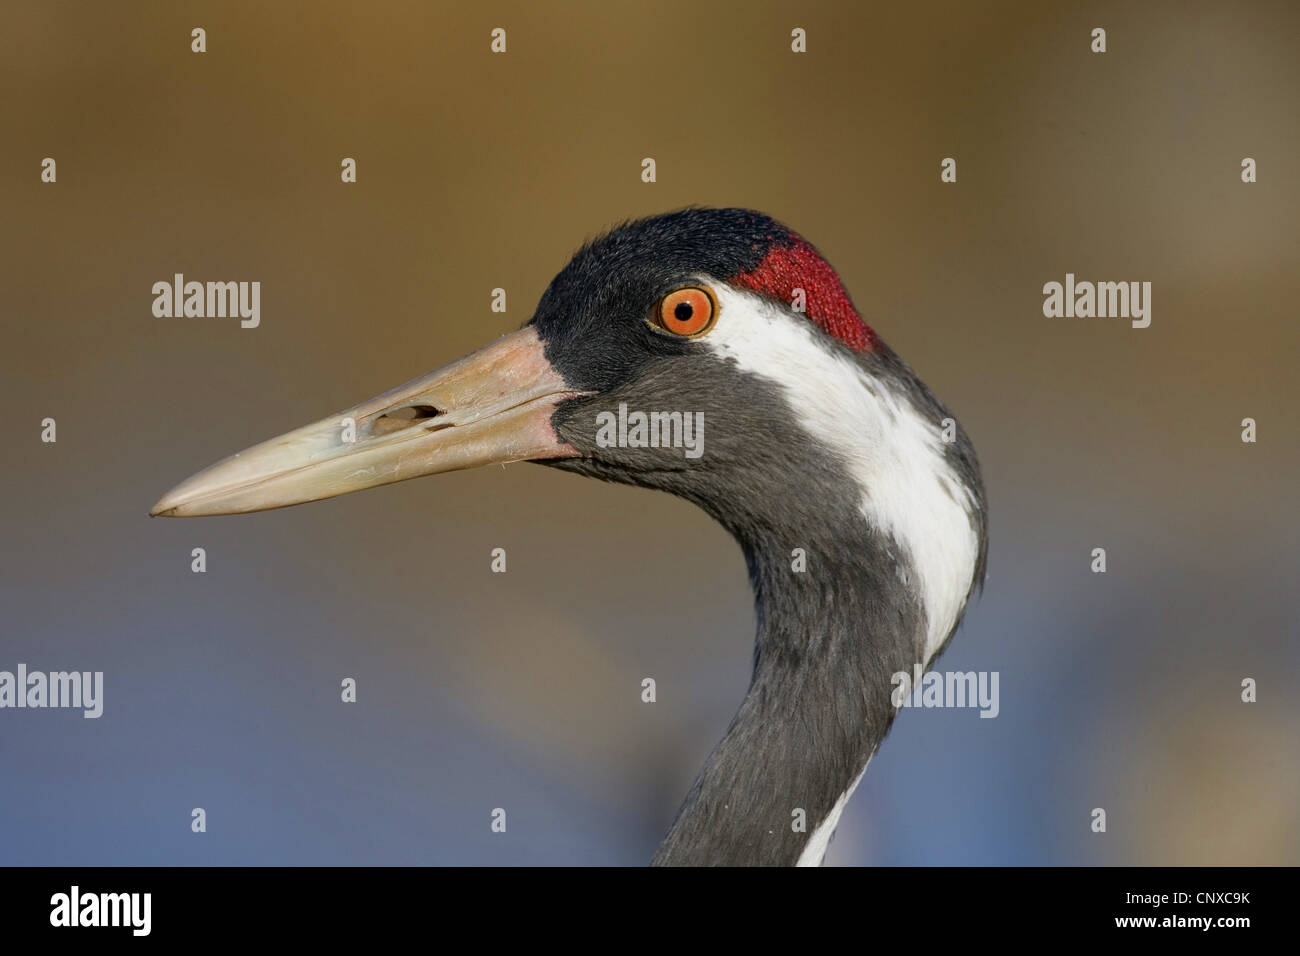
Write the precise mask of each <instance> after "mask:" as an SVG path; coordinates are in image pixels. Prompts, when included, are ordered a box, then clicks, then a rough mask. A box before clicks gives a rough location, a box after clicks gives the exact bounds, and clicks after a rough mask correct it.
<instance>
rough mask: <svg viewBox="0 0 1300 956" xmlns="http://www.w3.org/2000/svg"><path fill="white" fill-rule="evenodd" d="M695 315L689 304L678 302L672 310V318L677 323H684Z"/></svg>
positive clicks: (692, 307)
mask: <svg viewBox="0 0 1300 956" xmlns="http://www.w3.org/2000/svg"><path fill="white" fill-rule="evenodd" d="M694 314H695V308H694V306H692V305H691V304H690V303H689V302H678V303H677V305H676V306H675V307H674V308H673V318H675V319H676V320H677V321H678V322H685V321H686V320H687V319H689V318H690V317H691V316H692V315H694Z"/></svg>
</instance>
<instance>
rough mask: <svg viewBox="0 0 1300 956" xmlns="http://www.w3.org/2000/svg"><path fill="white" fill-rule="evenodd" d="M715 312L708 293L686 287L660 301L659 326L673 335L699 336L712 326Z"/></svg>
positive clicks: (692, 287)
mask: <svg viewBox="0 0 1300 956" xmlns="http://www.w3.org/2000/svg"><path fill="white" fill-rule="evenodd" d="M716 312H717V308H716V307H715V306H714V304H713V296H712V295H711V294H710V293H709V292H707V291H706V290H704V289H699V288H696V287H695V286H688V287H687V288H685V289H678V290H677V291H675V292H669V293H668V294H667V295H666V296H664V297H663V299H662V300H660V302H659V324H660V325H661V326H663V327H664V328H665V329H667V330H668V331H669V332H671V333H673V334H674V335H699V334H701V333H702V332H707V331H708V329H709V327H710V326H711V325H713V316H714V313H716Z"/></svg>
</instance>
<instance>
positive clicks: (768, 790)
mask: <svg viewBox="0 0 1300 956" xmlns="http://www.w3.org/2000/svg"><path fill="white" fill-rule="evenodd" d="M829 510H830V511H834V510H835V509H833V508H832V509H829ZM809 517H811V516H809ZM821 518H822V519H825V520H822V521H818V522H817V524H806V523H804V524H802V526H801V527H800V529H799V530H798V531H795V530H794V528H793V525H792V526H791V527H789V528H787V529H786V530H780V531H778V530H775V529H773V530H770V531H766V532H754V531H752V530H750V529H736V528H733V529H732V530H733V533H735V534H736V537H737V538H738V539H739V540H740V543H741V547H742V549H743V550H744V552H745V558H746V563H747V565H748V568H749V575H750V581H751V584H752V586H753V590H754V597H755V605H756V610H757V617H758V636H757V641H756V647H755V654H754V671H753V676H752V679H751V682H750V686H749V690H748V692H747V694H746V696H745V699H744V701H743V703H742V704H741V706H740V710H739V711H738V712H737V714H736V716H735V718H734V719H733V720H732V723H731V726H730V727H729V729H728V730H727V733H726V735H725V737H724V738H723V740H722V742H721V743H720V744H719V745H718V746H717V748H716V749H715V750H714V751H713V753H712V754H711V755H710V757H709V758H708V761H707V762H706V764H705V766H704V768H703V770H702V771H701V772H700V775H699V777H698V778H697V779H696V781H695V784H694V786H693V787H692V789H691V791H690V793H689V795H688V796H687V798H686V802H685V803H684V804H683V806H682V809H681V810H680V812H679V814H678V817H677V820H676V822H675V823H674V824H673V827H672V828H671V830H670V832H669V834H668V836H667V837H666V839H665V840H664V842H663V844H662V845H661V847H660V849H659V852H658V854H657V855H656V857H655V860H654V862H655V864H656V865H697V864H712V865H717V864H724V865H736V866H752V865H794V864H797V863H813V864H817V863H820V862H821V856H822V854H823V853H824V851H825V845H826V842H827V841H828V840H829V838H830V835H831V834H832V833H833V831H834V827H835V823H836V822H837V820H838V816H839V811H840V809H842V808H843V805H844V802H846V801H847V799H848V796H849V794H850V793H851V791H852V789H853V787H854V786H855V785H856V782H857V780H858V778H859V777H860V776H861V774H862V771H863V769H864V768H865V767H866V764H867V761H868V760H869V759H870V758H871V755H872V754H873V753H874V752H875V749H876V747H877V746H878V745H879V744H880V742H881V740H882V739H883V738H884V736H885V734H886V733H887V731H888V729H889V726H890V724H891V723H892V721H893V718H894V713H895V708H894V707H893V705H892V703H891V700H890V694H891V690H892V684H891V677H892V675H893V674H895V673H897V672H899V671H910V669H911V667H912V665H913V663H914V662H915V661H916V659H917V655H918V654H920V653H924V650H923V649H924V646H925V639H924V632H925V612H924V610H923V608H922V607H921V604H920V602H919V599H918V598H917V596H916V594H915V591H914V589H912V588H910V587H909V586H908V583H907V582H908V581H909V580H915V578H914V574H913V572H912V569H911V568H910V567H909V562H908V559H907V556H906V554H905V553H904V552H903V551H902V549H900V548H898V547H897V545H896V544H895V543H894V542H893V540H892V539H891V538H890V537H889V536H888V535H885V534H883V533H881V532H879V531H877V530H875V529H873V528H872V527H871V526H870V525H869V524H868V523H867V522H866V520H865V519H864V518H863V517H862V516H861V514H860V513H857V512H854V511H851V510H849V509H842V510H841V512H840V513H838V514H824V515H822V516H821ZM818 524H820V528H818ZM818 530H820V532H821V533H820V534H818V533H817V531H818Z"/></svg>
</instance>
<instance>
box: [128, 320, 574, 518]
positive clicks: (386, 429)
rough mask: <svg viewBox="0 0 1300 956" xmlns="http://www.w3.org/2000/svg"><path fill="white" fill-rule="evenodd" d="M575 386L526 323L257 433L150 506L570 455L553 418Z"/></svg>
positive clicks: (310, 494) (311, 490) (299, 494)
mask: <svg viewBox="0 0 1300 956" xmlns="http://www.w3.org/2000/svg"><path fill="white" fill-rule="evenodd" d="M578 394H580V393H579V392H576V391H574V390H572V389H570V388H569V386H568V385H567V384H566V383H565V381H564V379H563V377H562V376H561V375H560V374H559V373H558V372H557V371H555V369H554V368H552V366H551V364H550V362H548V361H547V360H546V356H545V355H544V353H543V347H542V343H541V340H540V339H539V338H538V336H537V333H536V331H535V330H534V329H533V328H532V327H525V328H523V329H520V330H519V331H518V332H513V333H511V334H510V335H506V336H504V337H502V338H500V339H498V340H497V341H495V342H493V343H492V344H491V345H488V346H486V347H485V348H482V349H480V350H478V351H477V352H473V353H471V354H470V355H467V356H465V357H464V358H462V359H459V360H458V361H455V362H452V363H451V364H449V365H445V366H443V367H442V368H440V369H438V370H437V371H434V372H430V373H429V374H428V375H424V376H421V377H420V378H416V379H413V380H411V381H409V382H407V383H406V384H405V385H399V386H398V387H397V388H395V389H392V390H391V391H388V392H385V393H384V394H383V395H379V396H377V397H375V398H372V399H370V400H369V401H365V402H362V403H361V404H359V405H356V406H354V407H353V408H350V409H348V410H346V411H342V412H339V413H338V414H337V415H331V416H329V417H328V418H325V419H322V420H321V421H318V422H315V423H314V424H311V425H306V426H304V427H302V428H298V429H295V430H294V431H291V432H288V433H286V434H284V435H281V436H280V437H278V438H272V439H270V440H269V441H264V442H262V443H261V444H259V445H254V446H253V447H252V448H248V449H246V450H244V451H241V452H239V453H237V454H235V455H232V456H231V457H229V458H227V459H225V460H224V461H220V462H218V463H217V464H215V465H212V466H211V467H209V468H205V469H204V470H203V471H200V472H199V473H198V474H196V475H194V476H193V477H191V478H189V479H187V480H186V481H183V482H181V483H180V484H179V485H177V486H176V487H175V488H173V489H172V490H171V491H169V492H167V494H165V495H163V496H162V498H161V499H159V501H158V503H157V504H155V505H154V506H153V508H152V509H151V510H150V513H151V514H154V515H166V516H171V517H190V516H197V515H221V514H241V513H244V512H250V511H265V510H267V509H269V508H283V507H285V506H287V505H296V504H301V503H302V502H306V501H317V500H319V499H322V498H333V497H336V496H337V495H343V494H347V493H348V492H352V491H360V490H361V489H363V488H373V487H375V486H377V485H386V484H390V483H392V482H395V481H405V480H406V479H408V478H417V477H419V476H420V475H431V474H436V473H439V472H444V471H458V470H461V469H465V468H475V467H478V466H479V465H489V464H504V463H506V462H512V461H527V460H533V459H549V458H570V457H575V456H577V454H578V452H577V451H576V449H574V448H573V447H572V446H570V445H567V444H565V443H564V442H562V441H560V440H559V438H558V437H557V436H556V434H555V431H554V429H553V428H552V427H551V414H552V412H553V411H554V409H555V406H556V405H557V404H558V403H559V402H561V401H563V400H564V399H566V398H572V397H574V396H576V395H578Z"/></svg>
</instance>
